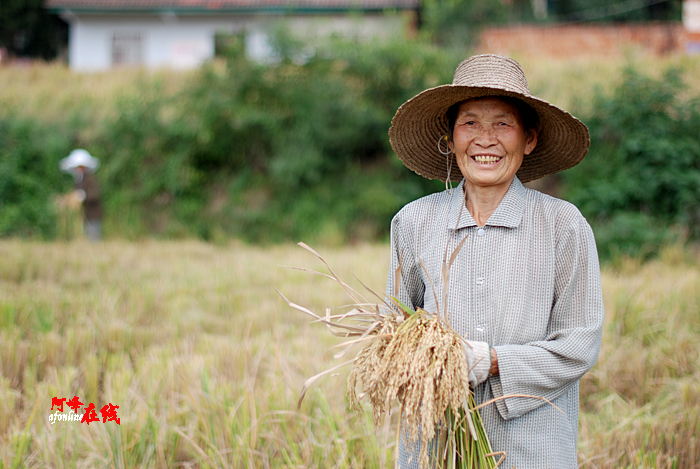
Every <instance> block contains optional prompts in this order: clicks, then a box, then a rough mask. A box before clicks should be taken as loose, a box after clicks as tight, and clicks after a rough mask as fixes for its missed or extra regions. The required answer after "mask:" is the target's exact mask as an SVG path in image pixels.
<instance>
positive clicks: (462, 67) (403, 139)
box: [389, 54, 590, 182]
mask: <svg viewBox="0 0 700 469" xmlns="http://www.w3.org/2000/svg"><path fill="white" fill-rule="evenodd" d="M483 96H510V97H513V98H517V99H520V100H521V101H524V102H525V103H527V104H529V105H530V107H532V108H533V109H534V110H535V111H536V112H537V114H538V116H539V118H540V131H539V133H538V136H537V146H536V147H535V149H534V150H533V151H532V153H530V155H525V157H524V159H523V164H522V166H521V167H520V169H519V170H518V172H517V176H518V178H519V179H520V181H522V182H527V181H532V180H533V179H538V178H541V177H543V176H546V175H548V174H553V173H556V172H559V171H563V170H565V169H568V168H571V167H572V166H575V165H576V164H578V163H579V162H580V161H581V160H582V159H583V157H584V156H586V153H588V147H589V146H590V137H589V134H588V129H587V128H586V126H585V125H584V124H583V122H581V121H580V120H578V119H577V118H575V117H574V116H572V115H571V114H569V113H568V112H566V111H564V110H562V109H559V108H558V107H556V106H554V105H552V104H549V103H548V102H547V101H545V100H543V99H540V98H537V97H535V96H533V95H532V94H531V93H530V88H529V87H528V85H527V80H526V79H525V73H524V72H523V69H522V68H520V64H518V62H516V61H515V60H513V59H510V58H508V57H502V56H500V55H494V54H484V55H475V56H473V57H470V58H468V59H467V60H465V61H464V62H462V63H461V64H459V66H457V70H456V71H455V76H454V79H453V80H452V84H451V85H442V86H438V87H435V88H430V89H428V90H425V91H423V92H422V93H419V94H417V95H416V96H414V97H413V98H411V99H409V100H408V101H406V102H405V103H404V104H403V105H402V106H401V107H400V108H399V109H398V111H396V115H395V116H394V118H393V119H392V121H391V128H390V129H389V140H390V141H391V146H392V147H393V149H394V151H395V152H396V154H397V155H398V156H399V158H400V159H401V160H402V161H403V163H404V164H405V165H406V166H407V167H409V168H410V169H412V170H413V171H415V172H416V173H418V174H420V175H421V176H423V177H426V178H428V179H440V180H442V181H445V180H446V179H447V164H448V158H447V157H446V156H445V155H443V154H441V153H440V152H439V151H438V140H439V139H440V137H442V136H443V135H445V134H450V135H451V133H452V132H451V129H449V128H448V127H449V126H448V121H447V116H446V114H447V110H448V109H449V108H450V106H452V105H453V104H455V103H458V102H460V101H464V100H466V99H470V98H479V97H483ZM449 160H450V162H451V163H452V169H451V174H452V175H453V176H452V177H451V179H452V180H455V175H456V176H459V175H461V172H460V170H459V167H458V166H457V161H456V158H454V156H452V157H451V158H449Z"/></svg>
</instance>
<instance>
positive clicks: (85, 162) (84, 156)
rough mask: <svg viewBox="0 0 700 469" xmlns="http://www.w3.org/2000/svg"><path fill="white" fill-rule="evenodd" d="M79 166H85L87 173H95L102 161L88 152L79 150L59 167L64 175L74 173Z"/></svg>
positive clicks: (71, 154) (62, 161) (71, 153)
mask: <svg viewBox="0 0 700 469" xmlns="http://www.w3.org/2000/svg"><path fill="white" fill-rule="evenodd" d="M78 166H83V167H84V168H85V170H86V172H87V173H94V172H95V171H97V168H99V167H100V160H98V159H97V158H95V157H94V156H92V155H90V153H88V152H87V150H83V149H82V148H79V149H77V150H73V151H72V152H70V154H69V155H68V156H66V157H65V158H63V159H62V160H61V162H60V163H59V164H58V167H59V168H61V171H63V172H64V173H72V172H73V170H74V169H75V168H77V167H78Z"/></svg>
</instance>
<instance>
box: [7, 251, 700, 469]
mask: <svg viewBox="0 0 700 469" xmlns="http://www.w3.org/2000/svg"><path fill="white" fill-rule="evenodd" d="M319 250H320V251H321V253H322V254H323V255H324V257H326V259H327V260H328V261H329V263H330V264H331V266H333V267H334V269H335V270H336V271H337V272H338V273H339V275H340V276H341V277H342V278H344V279H346V280H348V281H350V280H351V279H352V275H353V274H356V275H357V277H358V278H360V279H362V280H363V282H365V283H366V284H368V285H369V286H371V287H373V288H375V289H377V290H380V291H381V290H382V289H383V285H384V283H385V279H386V269H387V265H388V246H386V245H382V244H377V245H358V246H349V247H342V248H322V247H321V248H319ZM280 265H291V266H300V267H308V268H320V267H321V266H320V263H319V262H318V261H317V260H316V259H315V258H314V257H313V256H312V255H310V254H309V253H307V252H306V251H304V250H302V249H301V248H299V247H297V246H293V245H287V246H278V247H272V248H266V249H264V248H258V247H250V246H245V245H242V244H237V243H234V244H229V245H226V246H215V245H211V244H204V243H200V242H194V241H188V242H185V241H180V242H156V241H145V242H140V243H127V242H123V241H108V242H103V243H99V244H91V243H87V242H83V241H73V242H67V243H66V242H57V243H35V242H22V241H0V372H1V376H0V467H13V468H15V467H28V468H34V467H58V468H60V467H109V468H111V467H114V468H120V467H128V468H133V467H143V468H146V467H155V468H171V467H201V468H205V467H233V468H269V467H299V468H301V467H324V468H326V467H337V468H380V467H390V466H391V463H392V461H393V437H392V436H391V435H392V432H393V428H390V429H389V430H388V433H387V432H386V431H385V430H384V429H382V430H380V431H378V432H374V430H373V428H372V426H371V423H370V422H371V417H370V415H369V413H368V412H365V413H357V412H354V411H352V410H350V409H348V407H347V403H346V399H345V388H344V385H345V376H346V374H347V369H342V370H340V371H339V374H338V375H337V376H332V377H328V378H325V379H324V380H323V381H321V382H320V384H318V385H316V386H314V387H313V388H312V389H311V391H310V392H309V394H308V395H307V397H306V400H305V401H304V404H303V406H302V408H301V410H300V411H297V410H296V402H297V398H298V393H299V391H300V390H301V387H302V385H303V382H304V381H305V379H306V378H308V377H309V376H311V375H313V374H315V373H317V372H320V371H322V370H324V369H326V368H328V367H330V366H331V365H334V364H336V363H337V362H336V361H334V359H333V353H334V350H333V349H332V346H333V345H335V344H337V343H338V340H337V339H334V338H332V337H331V336H330V334H328V333H326V331H325V330H324V329H323V328H322V326H320V325H309V323H308V320H307V318H306V317H304V316H302V315H301V313H297V312H295V311H293V310H291V309H290V308H288V307H287V306H286V304H284V302H283V301H282V300H281V299H280V298H279V296H278V295H277V294H276V292H275V288H277V289H279V290H281V291H282V292H284V293H285V294H286V295H287V296H288V297H289V298H290V299H292V300H293V301H295V302H297V303H300V304H303V305H306V306H310V307H312V309H315V310H316V311H319V312H320V311H323V308H325V307H326V306H333V307H335V306H342V305H345V304H347V302H348V299H347V298H346V297H345V296H344V293H343V292H342V291H340V289H339V288H337V287H336V286H335V285H334V284H331V283H330V282H329V281H327V280H325V279H322V278H317V277H312V276H310V275H308V274H305V273H303V272H299V271H294V270H289V269H285V268H282V267H279V266H280ZM603 288H604V296H605V304H606V325H605V331H604V337H603V347H602V351H601V356H600V359H599V361H598V363H597V365H596V366H595V368H594V369H593V371H592V372H590V373H589V374H588V375H586V377H585V378H584V379H583V381H582V385H581V390H582V398H581V422H580V435H579V461H580V463H581V467H585V468H617V467H623V468H624V467H629V468H671V467H677V468H696V467H700V462H699V460H700V445H699V444H698V435H700V366H699V357H698V355H699V350H700V262H698V256H697V255H696V254H693V253H690V252H688V251H683V250H680V249H667V250H666V251H664V253H663V254H662V257H661V259H660V260H658V261H654V262H651V263H647V264H645V265H640V264H638V263H637V262H635V261H633V260H629V261H621V262H619V263H618V264H617V265H615V266H614V267H605V268H604V272H603ZM73 396H78V397H79V398H80V401H81V402H82V403H84V406H83V407H82V408H81V409H80V410H79V413H83V412H84V411H85V406H87V405H89V403H94V404H95V408H96V415H97V417H98V418H99V421H94V422H91V423H90V425H86V424H84V423H79V422H72V421H57V422H54V423H53V424H52V423H51V422H50V415H55V412H56V409H54V410H51V408H52V398H53V397H57V398H59V399H60V398H67V400H70V399H71V398H72V397H73ZM108 403H109V404H112V405H118V406H119V409H118V410H117V413H118V418H119V419H120V424H117V423H116V422H115V421H109V420H107V421H106V422H103V420H102V415H101V413H100V412H99V411H100V409H101V408H102V407H103V406H105V405H107V404H108ZM64 410H65V411H66V412H64V413H68V412H69V411H68V409H67V408H66V409H64ZM393 425H395V422H393V423H392V426H393Z"/></svg>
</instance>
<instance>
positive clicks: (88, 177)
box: [59, 149, 102, 241]
mask: <svg viewBox="0 0 700 469" xmlns="http://www.w3.org/2000/svg"><path fill="white" fill-rule="evenodd" d="M59 167H60V169H61V171H63V172H64V173H67V174H71V175H72V176H73V182H74V183H75V186H74V189H73V192H72V194H70V197H71V198H73V199H74V200H75V201H76V202H77V203H79V204H81V205H82V209H83V216H84V218H83V222H84V224H83V226H84V229H85V236H87V237H88V239H90V240H92V241H98V240H99V239H101V238H102V204H101V202H100V187H99V184H98V182H97V178H96V177H95V174H94V173H95V171H97V169H98V168H99V167H100V160H98V159H97V158H95V157H93V156H92V155H90V153H88V152H87V151H86V150H83V149H77V150H73V151H72V152H70V154H69V155H68V156H67V157H65V158H63V159H62V160H61V162H60V164H59Z"/></svg>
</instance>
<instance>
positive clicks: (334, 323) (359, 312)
mask: <svg viewBox="0 0 700 469" xmlns="http://www.w3.org/2000/svg"><path fill="white" fill-rule="evenodd" d="M463 243H464V241H462V243H460V245H459V247H458V248H457V250H456V251H455V252H457V251H459V249H460V248H461V246H462V245H463ZM299 245H300V246H301V247H303V248H304V249H306V250H308V251H310V252H311V253H313V254H314V255H315V256H316V257H318V258H319V259H320V260H321V262H323V263H324V264H325V265H326V267H328V270H329V272H330V275H327V274H324V273H320V272H316V271H313V270H308V269H298V268H297V270H302V271H305V272H309V273H312V274H315V275H321V276H323V277H325V278H328V279H331V280H333V281H335V282H337V283H338V284H340V285H341V286H342V287H343V288H344V289H345V291H346V292H347V293H348V295H349V296H350V297H351V298H352V299H353V301H355V304H354V308H353V309H352V311H350V312H349V313H346V314H342V315H331V314H330V310H329V309H327V310H326V314H325V316H321V315H317V314H316V313H314V312H313V311H311V310H309V309H308V308H305V307H304V306H300V305H298V304H296V303H293V302H292V301H290V300H289V299H287V298H286V297H285V296H284V295H283V294H282V293H280V292H279V291H278V293H279V294H280V295H281V296H282V298H283V299H284V300H285V301H286V302H287V304H288V305H289V306H290V307H292V308H294V309H296V310H298V311H301V312H303V313H304V314H307V315H309V316H311V317H313V318H314V321H313V322H319V323H322V324H325V325H326V327H327V328H328V329H329V330H330V331H331V333H332V334H334V335H337V336H341V337H346V338H351V340H349V341H347V342H345V343H344V344H342V346H344V347H345V350H344V352H346V351H347V350H348V349H349V348H350V347H353V346H354V345H356V344H358V343H363V344H364V345H363V347H362V349H361V350H360V352H359V353H358V354H357V356H356V357H355V358H354V359H353V360H350V361H348V362H346V363H344V364H342V365H338V366H336V367H333V368H331V369H329V370H326V371H324V372H322V373H319V374H317V375H315V376H313V377H311V378H309V379H308V380H307V381H306V382H305V383H304V387H303V389H302V391H301V395H300V399H299V403H298V404H299V405H301V402H302V400H303V398H304V396H305V394H306V391H307V390H308V387H309V386H310V385H311V384H313V383H314V382H315V381H316V380H317V379H319V378H320V377H322V376H325V375H327V374H329V373H331V372H333V371H335V370H336V369H337V368H339V367H341V366H344V365H346V364H349V363H352V364H353V366H352V370H351V371H350V374H349V376H348V382H347V396H348V399H349V401H350V404H351V405H352V407H353V408H355V409H358V410H359V405H358V404H359V401H360V400H362V399H363V398H366V399H367V400H368V401H369V403H370V405H371V407H372V410H373V416H374V424H375V427H376V428H379V427H380V426H381V424H382V421H383V419H384V418H385V416H388V415H390V413H391V410H392V406H393V404H394V403H395V402H398V403H399V406H400V410H401V416H402V426H403V430H400V431H399V434H400V435H402V436H403V438H406V441H407V443H409V444H415V443H417V442H420V448H421V450H420V453H419V456H418V458H419V463H420V465H421V467H427V466H428V464H429V452H430V448H431V442H432V441H433V440H434V439H435V437H436V429H441V430H442V433H441V438H438V439H437V440H435V441H437V443H438V444H437V446H436V447H435V448H433V451H434V455H433V456H434V457H435V458H436V459H437V460H438V461H440V463H441V464H440V465H441V466H442V467H447V464H448V463H450V462H451V463H452V464H457V463H458V464H460V466H459V467H475V466H474V464H476V462H477V461H480V463H481V464H483V465H484V467H496V466H497V463H496V462H495V461H494V458H493V456H495V455H496V453H493V451H492V450H491V448H490V443H489V441H488V437H487V436H486V432H485V431H484V429H483V426H482V424H481V419H480V417H479V416H478V411H477V410H476V409H474V407H475V403H474V399H473V396H472V394H471V390H470V388H469V378H468V377H469V369H468V368H467V363H466V359H465V356H464V348H463V344H464V339H463V338H462V337H461V336H460V335H459V334H458V333H457V332H456V331H454V329H452V327H451V326H450V325H449V323H448V322H447V321H446V320H445V319H444V318H442V317H441V316H440V314H433V313H430V312H428V311H425V310H423V309H418V311H413V310H410V309H409V308H408V307H406V306H405V305H403V304H401V303H400V302H399V301H398V300H396V299H395V298H391V299H390V300H389V301H390V302H391V303H393V306H394V307H391V306H390V305H389V304H388V303H387V302H386V301H385V300H384V299H382V298H381V297H379V295H377V294H376V293H374V292H372V291H371V290H369V289H368V288H367V287H366V286H364V285H363V286H364V287H365V288H366V289H367V290H368V291H369V292H370V293H372V294H373V295H374V296H375V297H377V298H378V299H379V302H380V303H381V304H382V305H383V306H384V307H385V308H382V310H381V311H380V306H379V304H373V303H370V302H368V301H367V300H366V299H365V298H364V297H363V296H362V295H361V294H360V293H358V292H357V291H356V290H355V289H353V288H352V287H350V286H349V285H348V284H346V283H345V282H343V281H342V280H341V279H340V278H339V277H338V276H337V275H336V274H335V272H333V269H331V267H330V266H329V265H328V263H327V262H326V261H325V260H324V259H323V257H322V256H321V255H320V254H318V253H317V252H316V251H314V250H313V249H312V248H310V247H309V246H307V245H305V244H303V243H300V244H299ZM455 258H456V254H455V253H453V254H452V256H450V258H449V261H448V260H447V256H445V262H444V264H445V265H444V268H443V280H447V278H448V276H449V269H450V267H451V265H452V263H453V262H454V259H455ZM396 275H397V276H400V275H401V274H400V267H399V268H398V269H397V271H396ZM360 283H361V282H360ZM344 352H343V353H344ZM341 355H342V353H341ZM358 390H359V394H358Z"/></svg>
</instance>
